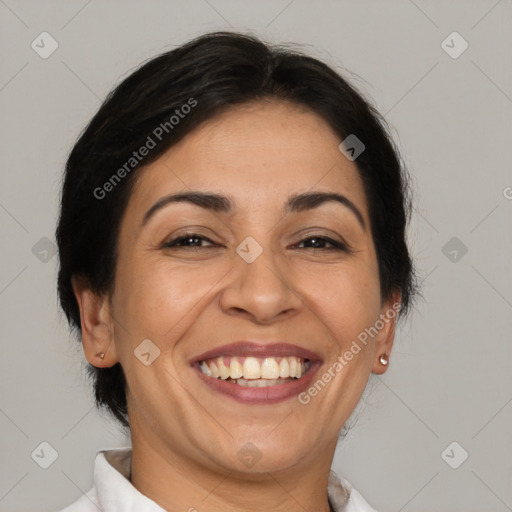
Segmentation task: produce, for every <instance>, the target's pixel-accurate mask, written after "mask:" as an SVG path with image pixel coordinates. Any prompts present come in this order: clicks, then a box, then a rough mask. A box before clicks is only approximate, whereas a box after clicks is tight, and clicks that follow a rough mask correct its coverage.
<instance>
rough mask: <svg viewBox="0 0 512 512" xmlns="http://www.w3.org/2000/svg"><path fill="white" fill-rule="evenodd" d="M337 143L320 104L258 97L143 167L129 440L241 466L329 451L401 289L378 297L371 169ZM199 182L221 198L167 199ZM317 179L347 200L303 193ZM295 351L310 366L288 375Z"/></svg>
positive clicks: (262, 467) (385, 339) (125, 254)
mask: <svg viewBox="0 0 512 512" xmlns="http://www.w3.org/2000/svg"><path fill="white" fill-rule="evenodd" d="M340 142H341V140H340V139H339V138H338V137H337V136H336V135H335V134H334V133H333V131H332V130H331V129H330V128H329V126H328V125H327V124H326V123H325V122H324V121H323V120H322V119H321V118H320V117H318V116H317V115H316V114H314V113H311V112H308V111H304V110H301V109H298V108H297V107H295V106H291V105H289V104H286V103H283V102H275V101H274V102H265V103H263V102H259V103H252V104H249V105H244V106H243V107H237V108H235V109H232V110H231V111H229V112H227V113H225V114H223V115H221V116H219V117H217V118H215V119H213V120H211V121H209V122H208V123H206V124H204V125H202V126H201V127H200V128H199V129H196V130H195V131H194V132H192V133H191V134H189V135H188V136H187V137H186V138H184V139H183V140H182V141H181V142H180V143H179V144H178V145H176V146H174V147H173V148H171V149H170V150H169V151H168V152H167V153H166V154H164V155H163V156H162V157H161V158H159V159H158V160H157V161H155V162H154V163H152V164H151V165H149V166H148V167H147V168H146V169H144V170H143V171H141V174H140V177H139V180H138V181H137V183H136V185H135V188H134V190H133V194H132V196H131V198H130V201H129V204H128V207H127V210H126V213H125V216H124V217H123V219H122V223H121V229H120V234H119V252H118V261H117V269H116V278H115V289H114V292H113V294H112V296H111V302H110V304H111V309H110V313H109V314H110V315H111V318H112V326H111V327H112V333H113V334H112V336H113V338H112V340H111V344H110V346H109V348H108V351H107V355H106V357H105V360H104V365H105V366H110V365H112V364H114V363H115V362H117V361H120V363H121V365H122V367H123V369H124V371H125V373H126V378H127V382H128V410H129V415H130V422H131V429H132V436H133V440H134V443H135V442H136V440H137V439H144V440H145V442H146V443H149V444H150V445H151V446H152V447H153V448H154V449H155V450H158V452H159V453H167V452H171V453H174V454H176V455H179V456H183V457H186V458H187V459H188V460H192V461H194V462H195V463H198V464H200V465H202V466H206V467H209V468H212V469H215V470H217V471H218V470H219V468H222V469H223V470H230V471H240V472H247V471H251V472H260V471H262V472H263V471H264V472H267V471H277V470H284V469H288V468H292V467H301V466H304V467H306V466H308V465H309V466H310V465H311V464H312V463H313V462H314V459H315V458H316V457H318V456H319V454H324V456H325V453H327V452H329V451H331V452H332V451H333V449H334V446H335V443H336V441H337V436H338V434H339V431H340V429H341V427H342V426H343V424H344V423H345V421H346V420H347V418H348V417H349V415H350V413H351V412H352V411H353V409H354V408H355V406H356V404H357V402H358V401H359V398H360V396H361V394H362V392H363V390H364V388H365V385H366V382H367V379H368V377H369V374H370V373H371V372H372V371H375V372H376V373H382V371H383V368H382V367H381V366H380V365H379V363H378V356H379V355H380V354H381V353H382V352H387V353H388V354H389V352H390V350H391V345H392V338H393V333H392V330H393V329H392V325H393V322H388V323H386V325H385V326H384V327H383V328H382V329H380V330H379V332H378V334H376V335H375V332H372V334H373V335H372V336H367V341H366V344H364V343H362V342H361V341H357V340H358V336H359V340H361V339H362V337H361V333H363V332H364V331H365V329H366V328H369V327H372V326H374V324H375V323H376V321H377V320H379V315H381V314H385V313H386V311H387V310H389V308H390V307H391V304H392V303H391V302H389V303H386V304H383V303H381V299H380V286H379V274H378V265H377V259H376V253H375V248H374V245H373V242H372V235H371V231H370V219H369V216H368V207H367V204H366V199H365V194H364V189H363V184H362V181H361V179H360V177H359V174H358V171H357V169H356V166H355V164H354V162H351V161H349V160H348V159H347V158H346V157H345V156H344V155H343V154H342V153H341V152H340V150H339V149H338V146H339V144H340ZM364 142H368V141H364ZM193 192H194V193H198V194H205V195H212V194H213V195H215V196H216V198H214V199H201V200H200V201H199V200H198V202H200V204H197V202H196V203H194V202H192V201H191V200H185V199H183V200H175V201H170V200H169V201H167V200H166V198H169V197H170V196H172V195H174V194H185V195H187V194H191V193H193ZM314 193H322V194H338V195H339V196H342V197H343V198H345V199H341V202H340V201H336V200H325V201H321V200H318V201H314V200H313V201H312V200H310V201H308V200H307V198H306V197H303V198H302V200H300V197H301V195H303V194H304V195H309V194H314ZM217 196H218V197H217ZM219 198H220V199H219ZM297 198H299V199H297ZM155 205H157V206H155ZM228 205H229V208H228V207H227V206H228ZM322 238H329V239H330V240H329V241H324V240H322ZM177 239H178V240H181V242H180V241H178V242H176V240H177ZM363 337H364V336H363ZM144 340H146V341H144ZM148 340H150V341H148ZM354 342H356V344H357V346H358V347H359V350H358V351H357V349H356V348H355V346H354ZM141 344H142V345H141ZM233 344H235V345H233ZM351 347H352V349H351ZM347 351H348V352H351V353H352V357H351V358H350V360H349V356H345V354H347ZM219 358H220V359H221V360H222V362H220V361H219ZM340 358H341V359H340ZM235 359H236V361H235ZM284 360H286V361H284ZM308 360H309V361H308ZM201 361H203V364H201ZM341 361H343V363H342V362H341ZM91 362H94V364H98V360H97V358H95V357H91ZM336 362H338V365H336ZM303 363H304V367H302V364H303ZM222 364H224V366H225V367H226V368H223V367H222ZM214 365H215V366H214ZM219 365H220V367H219ZM296 365H298V368H299V369H298V370H295V371H298V372H301V371H304V370H307V369H308V368H309V370H308V371H307V373H306V374H305V375H304V376H303V377H301V378H299V379H296V378H295V379H292V378H290V377H289V375H290V371H291V372H293V371H294V370H293V367H294V366H296ZM340 366H341V369H340ZM216 371H218V372H219V375H220V376H221V378H220V379H219V378H215V375H216V373H215V372H216ZM204 372H206V373H204ZM226 372H228V373H226ZM261 372H263V377H265V379H259V380H254V379H256V378H257V376H260V375H261ZM208 373H210V376H209V375H208ZM228 375H229V376H230V378H229V379H227V378H226V377H227V376H228ZM279 375H280V376H281V377H278V380H276V376H279ZM295 375H300V374H295ZM326 375H327V377H326ZM329 375H330V377H331V378H329ZM222 377H223V378H222ZM235 381H236V382H235ZM317 381H320V383H318V382H317ZM315 383H316V393H315V391H312V392H309V391H308V390H310V389H312V388H315ZM248 384H254V385H255V386H254V387H253V386H249V385H248ZM260 386H261V387H260ZM251 457H252V458H251ZM329 463H330V461H329Z"/></svg>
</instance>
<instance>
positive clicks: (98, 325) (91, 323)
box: [71, 276, 119, 368]
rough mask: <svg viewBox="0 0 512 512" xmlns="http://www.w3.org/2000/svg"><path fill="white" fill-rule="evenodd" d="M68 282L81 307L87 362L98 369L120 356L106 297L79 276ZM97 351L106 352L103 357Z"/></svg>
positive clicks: (112, 362) (105, 366)
mask: <svg viewBox="0 0 512 512" xmlns="http://www.w3.org/2000/svg"><path fill="white" fill-rule="evenodd" d="M71 283H72V286H73V291H74V292H75V297H76V300H77V302H78V307H79V308H80V323H81V326H82V345H83V349H84V354H85V357H86V359H87V361H89V363H91V364H92V365H94V366H97V367H98V368H107V367H109V366H113V365H114V364H115V363H117V362H118V361H119V359H118V357H117V353H116V349H115V343H114V336H113V333H114V330H113V321H112V315H111V306H110V303H109V300H108V296H107V295H106V294H105V295H102V296H98V295H97V294H96V293H94V292H93V291H92V290H91V288H90V286H89V284H88V282H87V280H86V279H84V278H82V277H77V276H73V277H72V278H71ZM100 354H105V355H104V357H103V358H102V357H100Z"/></svg>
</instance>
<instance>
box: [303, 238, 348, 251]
mask: <svg viewBox="0 0 512 512" xmlns="http://www.w3.org/2000/svg"><path fill="white" fill-rule="evenodd" d="M303 243H310V246H309V247H299V248H304V249H323V250H329V251H348V248H347V246H346V245H345V244H344V243H343V242H339V241H337V240H333V239H332V238H329V237H327V236H311V237H309V238H305V239H304V240H302V241H301V242H299V243H298V244H297V245H299V246H300V245H301V244H303ZM329 246H331V247H329Z"/></svg>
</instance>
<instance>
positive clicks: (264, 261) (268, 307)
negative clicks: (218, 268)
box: [220, 249, 302, 324]
mask: <svg viewBox="0 0 512 512" xmlns="http://www.w3.org/2000/svg"><path fill="white" fill-rule="evenodd" d="M234 258H235V261H234V267H233V269H232V270H231V272H230V274H229V277H230V280H229V282H228V283H227V284H226V286H225V287H224V289H223V291H222V294H221V298H220V306H221V308H222V310H223V311H224V312H225V313H226V314H229V315H239V316H245V317H247V319H249V320H251V321H252V322H254V323H258V324H270V323H272V322H276V321H279V320H281V319H284V318H289V317H290V316H293V315H294V314H296V313H297V312H298V311H299V310H300V308H301V305H302V302H301V300H300V298H299V296H298V294H297V292H296V291H295V290H294V282H293V279H292V275H291V271H290V269H289V268H288V269H287V270H284V268H285V267H286V265H285V262H283V261H281V262H278V259H279V258H278V257H277V256H276V255H275V254H273V253H272V251H270V250H268V249H265V250H263V252H262V253H261V254H260V256H258V258H256V260H254V261H253V262H252V263H248V262H246V261H244V259H242V258H241V257H240V256H239V255H238V254H235V256H234ZM279 263H281V264H279Z"/></svg>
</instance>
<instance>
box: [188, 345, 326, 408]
mask: <svg viewBox="0 0 512 512" xmlns="http://www.w3.org/2000/svg"><path fill="white" fill-rule="evenodd" d="M220 356H233V357H234V356H247V357H250V356H252V357H264V356H268V357H278V356H295V357H301V358H303V359H308V360H309V361H310V364H311V366H310V368H309V370H308V372H307V373H306V374H305V375H304V376H303V377H301V378H300V379H296V380H294V381H291V382H286V383H285V384H276V385H274V386H267V387H264V388H252V387H251V388H250V387H245V386H239V385H238V384H234V383H232V382H229V381H226V380H222V379H216V378H213V377H208V376H207V375H205V374H204V373H203V372H202V371H201V370H200V369H199V363H200V362H201V361H204V360H205V359H212V358H214V357H220ZM322 363H323V361H322V359H321V358H320V356H319V355H318V354H316V353H314V352H312V351H310V350H307V349H304V348H302V347H299V346H297V345H292V344H289V343H271V344H267V345H262V344H259V343H254V342H250V341H239V342H236V343H231V344H229V345H223V346H221V347H216V348H214V349H211V350H209V351H207V352H204V353H203V354H201V355H199V356H197V357H195V358H194V359H193V360H192V361H191V366H192V367H193V369H194V371H195V373H196V374H197V376H198V377H199V378H200V379H201V380H202V381H203V382H204V383H205V384H206V385H207V386H208V387H209V388H210V389H212V390H214V391H216V392H218V393H221V394H223V395H225V396H227V397H229V398H232V399H234V400H236V401H237V402H241V403H245V404H275V403H278V402H282V401H284V400H288V399H290V398H293V397H296V396H297V395H299V394H300V393H301V392H303V391H304V390H305V389H306V388H308V387H309V386H310V385H311V382H312V381H313V379H314V377H315V375H316V374H317V373H318V370H319V369H320V367H321V366H322Z"/></svg>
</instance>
